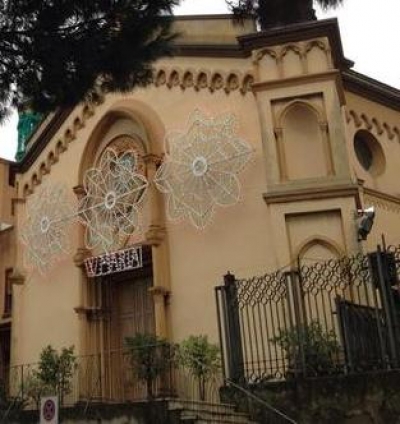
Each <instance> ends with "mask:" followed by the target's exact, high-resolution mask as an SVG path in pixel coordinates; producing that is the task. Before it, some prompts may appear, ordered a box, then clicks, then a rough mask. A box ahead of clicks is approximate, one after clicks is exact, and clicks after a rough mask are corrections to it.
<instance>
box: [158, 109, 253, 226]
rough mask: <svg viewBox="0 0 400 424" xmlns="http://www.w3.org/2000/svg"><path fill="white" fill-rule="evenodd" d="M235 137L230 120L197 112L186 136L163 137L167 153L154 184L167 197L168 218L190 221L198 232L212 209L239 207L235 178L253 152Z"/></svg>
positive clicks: (230, 117)
mask: <svg viewBox="0 0 400 424" xmlns="http://www.w3.org/2000/svg"><path fill="white" fill-rule="evenodd" d="M236 133H237V120H236V118H235V116H234V115H232V114H229V115H221V116H217V117H215V118H209V117H207V116H206V115H204V114H203V113H202V112H200V111H199V110H196V111H195V112H194V113H193V114H192V116H191V117H190V118H189V122H188V128H187V130H186V132H184V133H181V132H178V133H171V134H170V135H169V136H168V137H167V140H166V143H167V151H168V153H167V154H166V156H165V160H164V162H163V164H162V165H161V166H160V168H159V169H158V171H157V174H156V176H155V184H156V186H157V188H158V189H159V190H160V191H161V192H163V193H165V194H166V195H167V196H168V207H167V215H168V217H169V219H171V220H178V219H189V220H190V222H191V223H192V224H193V225H194V226H195V227H196V228H198V229H203V228H205V227H206V226H207V224H209V222H210V220H211V218H212V216H213V214H214V210H215V207H216V206H230V205H233V204H235V203H236V202H238V200H239V197H240V183H239V180H238V177H237V174H239V172H240V171H242V170H243V168H244V167H245V165H246V164H247V162H248V161H249V159H250V157H251V155H252V149H251V147H250V146H249V144H248V143H247V142H245V141H244V140H242V139H240V138H239V137H238V136H237V134H236Z"/></svg>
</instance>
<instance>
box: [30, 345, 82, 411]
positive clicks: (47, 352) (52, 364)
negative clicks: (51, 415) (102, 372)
mask: <svg viewBox="0 0 400 424" xmlns="http://www.w3.org/2000/svg"><path fill="white" fill-rule="evenodd" d="M76 367H77V363H76V356H75V354H74V347H73V346H71V347H69V348H62V349H61V352H58V351H57V350H56V349H54V348H53V347H52V346H50V345H48V346H46V347H45V348H44V349H43V350H42V352H41V354H40V359H39V363H38V368H37V369H36V370H33V371H32V372H31V373H30V374H29V375H28V376H27V377H26V378H25V379H24V382H23V394H24V396H25V397H26V398H28V399H31V400H32V401H33V402H34V403H35V405H36V407H37V409H39V406H40V398H41V397H43V396H51V395H57V396H58V398H59V401H60V405H63V403H64V398H65V396H66V395H68V394H69V393H71V391H72V378H73V376H74V371H75V369H76Z"/></svg>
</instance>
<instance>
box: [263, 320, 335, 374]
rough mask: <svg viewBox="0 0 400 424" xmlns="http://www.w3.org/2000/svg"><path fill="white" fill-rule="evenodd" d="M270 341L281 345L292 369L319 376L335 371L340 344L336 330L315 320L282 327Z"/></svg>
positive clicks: (296, 371)
mask: <svg viewBox="0 0 400 424" xmlns="http://www.w3.org/2000/svg"><path fill="white" fill-rule="evenodd" d="M271 342H273V343H275V344H277V345H278V346H279V347H281V348H282V349H283V350H284V351H285V352H286V355H287V359H288V361H289V368H290V372H293V371H294V372H295V373H299V372H300V373H301V372H303V371H305V373H306V374H307V375H311V376H317V375H324V374H329V373H332V372H334V371H335V369H336V367H335V358H337V355H338V354H339V351H340V345H339V343H338V341H337V339H336V334H335V332H334V331H333V330H330V331H324V329H323V328H322V326H321V324H320V323H319V322H317V321H312V322H311V323H310V324H309V325H304V326H298V327H294V328H292V329H290V330H287V329H284V330H282V329H281V330H280V332H279V335H278V336H276V337H274V338H273V339H271Z"/></svg>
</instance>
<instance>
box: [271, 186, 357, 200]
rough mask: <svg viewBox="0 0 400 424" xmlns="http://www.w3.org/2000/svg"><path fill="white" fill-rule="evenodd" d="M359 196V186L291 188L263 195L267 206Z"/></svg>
mask: <svg viewBox="0 0 400 424" xmlns="http://www.w3.org/2000/svg"><path fill="white" fill-rule="evenodd" d="M358 196H359V186H358V185H356V184H341V185H327V186H325V187H312V188H293V189H289V190H287V189H286V190H282V191H279V192H272V193H264V194H263V198H264V200H265V203H267V204H276V203H290V202H299V201H306V200H323V199H331V198H336V197H354V198H356V199H357V198H358Z"/></svg>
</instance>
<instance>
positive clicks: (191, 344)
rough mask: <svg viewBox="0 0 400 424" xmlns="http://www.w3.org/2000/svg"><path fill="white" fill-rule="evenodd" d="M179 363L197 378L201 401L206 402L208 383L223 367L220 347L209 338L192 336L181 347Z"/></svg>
mask: <svg viewBox="0 0 400 424" xmlns="http://www.w3.org/2000/svg"><path fill="white" fill-rule="evenodd" d="M179 362H180V363H181V364H182V365H183V366H184V367H186V368H187V369H189V370H190V371H191V373H192V374H193V376H194V377H195V378H196V380H197V382H198V385H199V396H200V400H203V401H204V400H205V398H206V382H207V380H208V379H209V378H210V377H211V376H212V374H214V373H215V372H216V371H217V370H218V369H219V368H220V367H221V361H220V350H219V347H218V346H217V345H215V344H212V343H210V342H209V341H208V338H207V336H190V337H188V338H187V339H186V340H184V341H183V342H182V343H181V345H180V346H179Z"/></svg>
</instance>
